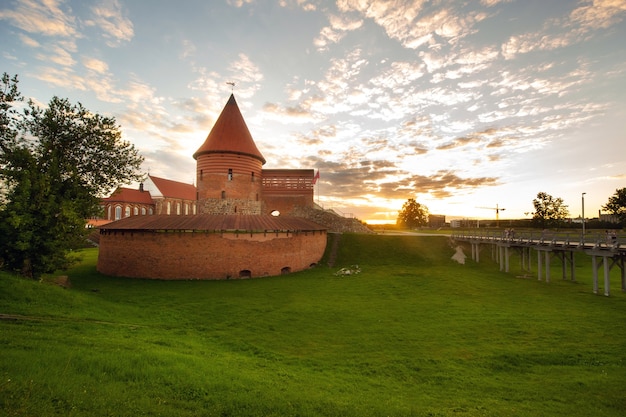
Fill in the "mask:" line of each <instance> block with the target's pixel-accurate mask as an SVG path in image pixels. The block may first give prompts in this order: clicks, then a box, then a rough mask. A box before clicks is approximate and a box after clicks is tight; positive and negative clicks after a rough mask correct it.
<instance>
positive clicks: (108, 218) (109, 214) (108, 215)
mask: <svg viewBox="0 0 626 417" xmlns="http://www.w3.org/2000/svg"><path fill="white" fill-rule="evenodd" d="M107 220H111V206H107Z"/></svg>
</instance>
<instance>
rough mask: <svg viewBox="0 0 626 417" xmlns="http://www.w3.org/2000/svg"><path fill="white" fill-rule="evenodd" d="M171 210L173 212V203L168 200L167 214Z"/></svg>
mask: <svg viewBox="0 0 626 417" xmlns="http://www.w3.org/2000/svg"><path fill="white" fill-rule="evenodd" d="M171 212H172V203H171V202H169V201H168V202H167V211H166V214H170V213H171Z"/></svg>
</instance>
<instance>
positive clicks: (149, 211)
mask: <svg viewBox="0 0 626 417" xmlns="http://www.w3.org/2000/svg"><path fill="white" fill-rule="evenodd" d="M148 214H150V215H151V216H152V215H153V214H154V209H153V208H152V207H150V208H149V209H148Z"/></svg>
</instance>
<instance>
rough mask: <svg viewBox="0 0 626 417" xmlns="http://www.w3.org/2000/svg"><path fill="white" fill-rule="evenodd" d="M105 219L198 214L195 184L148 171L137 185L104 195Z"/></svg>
mask: <svg viewBox="0 0 626 417" xmlns="http://www.w3.org/2000/svg"><path fill="white" fill-rule="evenodd" d="M102 206H103V208H104V220H105V221H114V220H120V219H123V218H126V217H130V216H149V215H153V214H175V215H182V214H196V187H195V186H193V185H192V184H185V183H183V182H178V181H172V180H167V179H164V178H159V177H155V176H152V175H148V178H146V181H145V182H144V183H142V184H140V185H139V188H138V189H134V188H125V187H121V188H118V189H117V190H115V192H113V194H111V195H110V196H109V197H107V198H104V199H102Z"/></svg>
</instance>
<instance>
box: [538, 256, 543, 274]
mask: <svg viewBox="0 0 626 417" xmlns="http://www.w3.org/2000/svg"><path fill="white" fill-rule="evenodd" d="M542 270H543V266H542V265H541V252H540V251H537V280H538V281H541V271H542Z"/></svg>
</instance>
